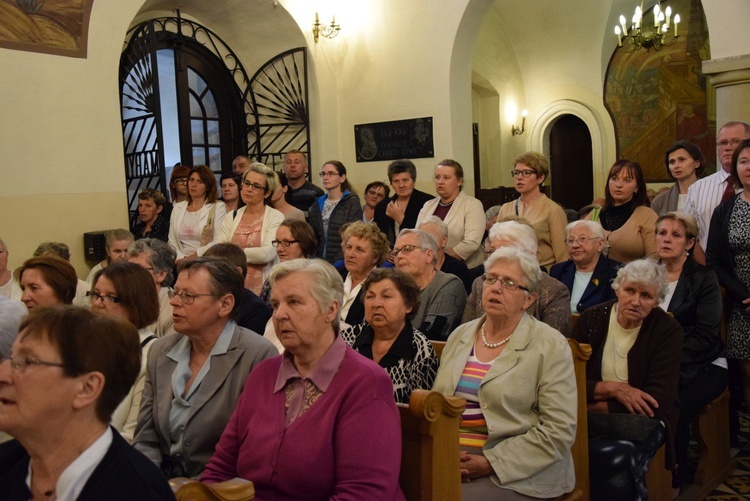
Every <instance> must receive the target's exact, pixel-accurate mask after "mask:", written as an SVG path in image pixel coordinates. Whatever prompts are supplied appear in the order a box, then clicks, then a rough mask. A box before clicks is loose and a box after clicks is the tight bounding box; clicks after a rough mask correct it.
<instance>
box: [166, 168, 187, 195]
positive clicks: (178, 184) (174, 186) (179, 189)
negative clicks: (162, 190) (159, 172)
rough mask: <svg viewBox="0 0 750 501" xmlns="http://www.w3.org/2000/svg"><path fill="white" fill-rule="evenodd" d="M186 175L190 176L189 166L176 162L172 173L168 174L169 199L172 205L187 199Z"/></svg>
mask: <svg viewBox="0 0 750 501" xmlns="http://www.w3.org/2000/svg"><path fill="white" fill-rule="evenodd" d="M188 176H190V167H187V166H185V165H179V164H177V165H175V166H174V168H173V169H172V174H171V175H170V176H169V199H170V200H171V202H172V205H174V204H176V203H177V202H184V201H185V200H187V198H188Z"/></svg>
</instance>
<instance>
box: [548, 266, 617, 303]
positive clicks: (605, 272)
mask: <svg viewBox="0 0 750 501" xmlns="http://www.w3.org/2000/svg"><path fill="white" fill-rule="evenodd" d="M620 266H622V263H620V262H619V261H614V260H612V259H608V258H606V257H604V256H603V255H601V256H599V261H597V263H596V267H595V268H594V274H593V275H591V280H590V281H589V284H588V286H587V287H586V290H585V291H583V296H581V300H580V301H579V302H578V304H577V305H576V310H578V313H581V312H583V310H585V309H586V308H590V307H591V306H594V305H597V304H601V303H604V302H606V301H609V300H610V299H614V298H615V291H614V290H613V289H612V282H613V281H614V279H615V277H616V276H617V270H618V269H619V268H620ZM549 276H551V277H552V278H555V279H557V280H559V281H560V282H562V283H563V284H565V287H567V288H568V290H569V291H570V292H571V293H572V292H573V282H574V281H575V276H576V265H575V263H574V262H573V260H572V259H568V260H567V261H565V262H564V263H557V264H556V265H554V266H553V267H552V269H551V270H550V271H549Z"/></svg>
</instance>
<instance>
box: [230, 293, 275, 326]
mask: <svg viewBox="0 0 750 501" xmlns="http://www.w3.org/2000/svg"><path fill="white" fill-rule="evenodd" d="M271 315H273V310H272V309H271V307H270V306H268V303H266V302H265V301H263V300H262V299H261V298H260V297H258V295H257V294H256V293H254V292H253V291H251V290H249V289H245V292H244V293H243V294H242V301H241V302H240V309H239V311H238V312H237V320H235V322H237V325H239V326H240V327H244V328H245V329H250V330H251V331H253V332H255V333H256V334H259V335H261V336H262V335H263V332H265V330H266V324H267V323H268V319H270V318H271Z"/></svg>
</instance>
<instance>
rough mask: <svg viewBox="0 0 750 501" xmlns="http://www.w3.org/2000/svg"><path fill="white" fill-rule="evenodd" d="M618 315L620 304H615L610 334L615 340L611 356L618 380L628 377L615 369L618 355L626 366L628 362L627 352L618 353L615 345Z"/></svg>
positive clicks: (624, 379)
mask: <svg viewBox="0 0 750 501" xmlns="http://www.w3.org/2000/svg"><path fill="white" fill-rule="evenodd" d="M619 316H620V305H619V304H616V305H615V325H614V326H613V327H614V328H613V329H612V330H613V332H612V334H613V337H614V342H615V351H614V353H613V355H612V357H613V359H614V360H613V362H614V367H615V376H617V379H619V380H620V381H627V380H628V378H626V377H622V376H621V375H620V372H619V371H618V370H617V357H620V358H622V359H624V360H625V365H626V367H627V363H628V354H627V353H626V354H625V355H623V354H622V353H620V350H619V349H618V347H617V332H618V331H619V330H620V322H619V321H618V320H617V317H619ZM628 351H630V350H628Z"/></svg>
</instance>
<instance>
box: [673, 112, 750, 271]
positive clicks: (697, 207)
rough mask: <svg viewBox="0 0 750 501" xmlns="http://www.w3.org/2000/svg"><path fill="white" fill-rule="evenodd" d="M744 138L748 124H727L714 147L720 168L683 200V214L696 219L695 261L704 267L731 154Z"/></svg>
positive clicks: (747, 135)
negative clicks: (705, 251) (711, 226)
mask: <svg viewBox="0 0 750 501" xmlns="http://www.w3.org/2000/svg"><path fill="white" fill-rule="evenodd" d="M743 139H750V124H748V123H746V122H737V121H735V122H727V123H725V124H724V125H723V126H722V127H721V129H719V133H718V135H717V140H716V147H717V150H718V155H719V164H721V169H719V170H718V171H717V172H716V173H715V174H711V175H710V176H708V177H704V178H703V179H699V180H698V181H696V182H695V183H693V185H692V186H690V188H689V189H688V193H687V200H686V201H685V212H687V213H688V214H692V215H693V216H695V219H697V220H698V243H699V245H700V248H698V246H696V252H695V258H696V260H698V261H699V262H701V263H702V264H705V262H706V257H705V254H704V253H703V251H704V250H705V248H706V243H707V242H708V228H709V226H710V225H711V216H712V215H713V213H714V209H715V208H716V207H717V206H718V205H719V204H720V203H721V202H722V197H723V195H724V191H725V190H726V189H727V183H728V182H729V181H728V179H729V171H730V170H731V167H732V153H734V149H735V148H736V147H737V145H738V144H740V142H741V141H742V140H743ZM740 191H742V186H739V187H736V188H735V192H737V193H739V192H740Z"/></svg>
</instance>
